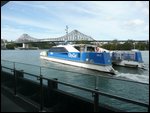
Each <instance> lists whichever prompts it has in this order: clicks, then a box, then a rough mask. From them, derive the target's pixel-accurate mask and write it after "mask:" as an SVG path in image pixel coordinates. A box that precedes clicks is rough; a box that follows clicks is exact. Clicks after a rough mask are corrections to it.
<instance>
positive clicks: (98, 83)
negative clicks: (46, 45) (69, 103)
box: [1, 50, 149, 112]
mask: <svg viewBox="0 0 150 113" xmlns="http://www.w3.org/2000/svg"><path fill="white" fill-rule="evenodd" d="M41 51H43V50H1V63H2V65H5V66H7V67H11V68H13V63H11V62H10V63H9V62H5V61H3V60H8V61H13V62H20V63H26V64H32V65H37V66H44V67H45V68H44V67H43V68H42V69H41V73H42V75H43V76H45V77H47V78H57V79H58V80H60V81H63V82H66V83H71V84H75V85H78V86H83V87H87V88H93V89H94V88H95V87H97V88H98V89H99V90H100V91H103V92H107V93H110V94H114V95H118V96H121V97H125V98H129V99H133V100H137V101H141V102H144V103H149V51H142V57H143V61H144V63H145V65H146V70H142V69H133V68H125V67H120V66H115V67H114V69H115V70H117V71H118V72H119V73H118V74H117V75H114V76H112V75H110V74H107V73H102V72H98V71H92V70H88V69H84V68H79V67H74V66H69V65H64V64H59V63H54V62H50V61H46V60H42V59H40V56H39V54H40V52H41ZM20 63H16V64H15V67H16V69H23V70H24V71H25V72H29V73H33V74H37V75H39V74H40V68H39V67H35V66H32V65H30V66H29V65H25V64H20ZM46 67H48V68H46ZM52 68H54V69H52ZM70 71H71V72H70ZM107 77H111V78H118V79H126V80H130V81H131V80H132V81H137V82H140V83H144V84H140V83H134V82H127V81H120V80H116V79H111V78H110V79H108V78H107ZM59 87H60V88H64V89H66V91H67V92H70V93H73V94H76V95H80V96H82V97H86V98H88V99H93V97H92V96H91V94H89V93H87V92H83V91H81V90H77V89H74V88H70V87H65V86H59ZM99 101H100V103H103V104H107V105H111V106H112V107H116V108H120V109H122V110H126V111H130V112H131V111H137V112H138V111H147V108H145V107H140V106H137V105H133V104H129V103H125V102H121V101H118V100H115V99H110V98H106V97H104V96H100V100H99Z"/></svg>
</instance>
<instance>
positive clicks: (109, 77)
mask: <svg viewBox="0 0 150 113" xmlns="http://www.w3.org/2000/svg"><path fill="white" fill-rule="evenodd" d="M1 61H6V62H7V61H8V60H1ZM8 62H12V63H18V64H24V65H31V66H35V67H39V68H47V69H53V70H57V71H64V72H70V73H75V74H82V75H92V76H95V75H93V74H85V73H80V72H74V71H68V70H62V69H56V68H52V67H46V66H38V65H34V64H26V63H21V62H13V61H8ZM99 76H100V77H102V78H107V79H114V80H120V81H126V82H132V83H138V84H144V85H149V84H148V83H143V82H138V81H133V80H127V79H121V78H114V77H111V76H101V75H99Z"/></svg>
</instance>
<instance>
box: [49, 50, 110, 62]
mask: <svg viewBox="0 0 150 113" xmlns="http://www.w3.org/2000/svg"><path fill="white" fill-rule="evenodd" d="M48 57H54V58H59V59H65V60H71V61H78V62H86V63H91V64H97V65H111V58H110V54H109V53H106V52H103V53H95V52H82V53H80V52H48Z"/></svg>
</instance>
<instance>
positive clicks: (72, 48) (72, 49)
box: [55, 44, 79, 52]
mask: <svg viewBox="0 0 150 113" xmlns="http://www.w3.org/2000/svg"><path fill="white" fill-rule="evenodd" d="M55 47H64V48H65V49H66V50H67V51H68V52H79V51H78V50H77V49H76V48H74V47H73V45H70V44H67V45H58V46H55Z"/></svg>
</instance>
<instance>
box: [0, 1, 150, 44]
mask: <svg viewBox="0 0 150 113" xmlns="http://www.w3.org/2000/svg"><path fill="white" fill-rule="evenodd" d="M66 25H67V26H68V28H69V29H68V31H69V32H71V31H72V30H75V29H76V30H78V31H80V32H82V33H84V34H86V35H88V36H91V37H92V38H94V39H95V40H114V39H117V40H128V39H132V40H149V1H10V2H8V3H7V4H6V5H4V6H2V7H1V38H2V39H7V40H8V41H10V40H13V41H15V40H16V39H18V38H19V37H20V36H21V35H22V34H24V33H26V34H29V35H30V36H32V37H34V38H37V39H43V38H57V37H60V36H63V35H65V34H66V31H65V29H66Z"/></svg>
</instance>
